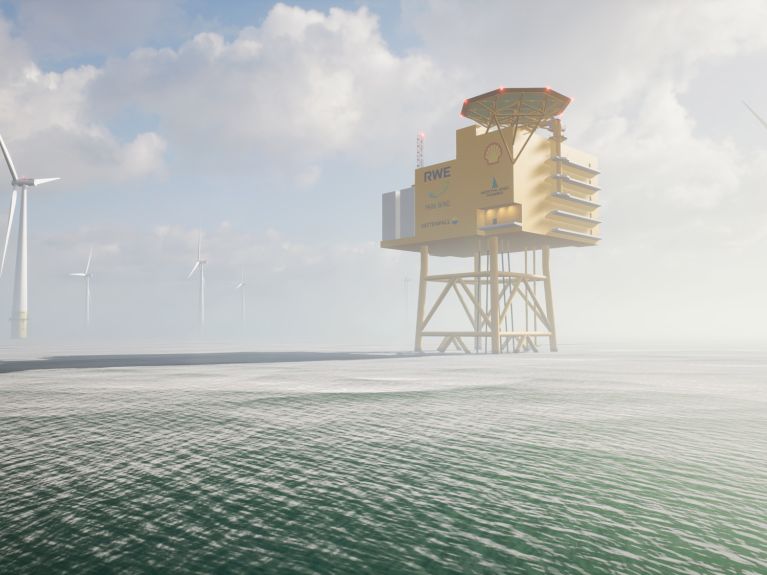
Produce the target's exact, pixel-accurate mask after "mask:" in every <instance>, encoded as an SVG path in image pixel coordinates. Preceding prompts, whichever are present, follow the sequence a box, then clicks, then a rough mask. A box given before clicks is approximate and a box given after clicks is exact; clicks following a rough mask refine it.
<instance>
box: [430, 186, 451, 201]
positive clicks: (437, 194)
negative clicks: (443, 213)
mask: <svg viewBox="0 0 767 575" xmlns="http://www.w3.org/2000/svg"><path fill="white" fill-rule="evenodd" d="M449 185H450V182H445V185H444V186H442V188H441V189H440V190H439V191H438V192H437V191H431V192H428V193H427V195H428V196H429V197H430V198H435V199H436V198H438V197H440V196H441V195H442V194H444V193H445V192H446V191H447V188H448V186H449Z"/></svg>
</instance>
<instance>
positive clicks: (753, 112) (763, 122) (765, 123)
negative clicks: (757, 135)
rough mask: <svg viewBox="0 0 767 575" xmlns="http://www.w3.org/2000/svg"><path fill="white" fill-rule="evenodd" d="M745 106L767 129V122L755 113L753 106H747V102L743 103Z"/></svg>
mask: <svg viewBox="0 0 767 575" xmlns="http://www.w3.org/2000/svg"><path fill="white" fill-rule="evenodd" d="M743 105H744V106H745V107H746V108H748V111H749V112H751V113H752V114H753V115H754V117H755V118H756V119H757V120H759V123H761V124H762V126H764V127H765V128H767V122H765V121H764V119H763V118H762V117H761V116H760V115H759V114H757V113H756V111H755V110H754V109H753V108H752V107H751V106H749V105H748V104H746V103H745V102H743Z"/></svg>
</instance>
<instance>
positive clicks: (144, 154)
mask: <svg viewBox="0 0 767 575" xmlns="http://www.w3.org/2000/svg"><path fill="white" fill-rule="evenodd" d="M0 49H1V51H0V69H1V70H2V72H0V74H2V79H3V81H2V83H0V130H1V131H2V132H1V133H2V134H3V136H4V138H5V140H6V143H7V144H8V147H9V149H10V151H11V153H12V155H13V157H14V162H15V164H16V167H17V169H18V170H19V171H20V173H22V174H24V175H31V176H35V177H41V176H42V177H45V176H48V175H55V176H59V177H61V178H62V184H57V186H59V185H63V186H65V187H68V186H75V185H83V184H85V185H88V184H94V183H95V182H98V183H99V184H100V185H103V184H104V183H110V182H114V181H121V180H125V179H130V178H133V177H141V176H145V175H148V174H152V173H156V172H161V171H162V169H163V163H164V160H163V152H164V150H165V143H164V140H163V139H162V138H161V137H160V136H159V135H158V134H156V133H151V132H149V133H143V134H138V135H136V136H135V137H134V139H132V140H129V141H124V142H123V141H120V140H119V139H118V138H117V137H116V136H115V135H114V134H113V133H112V132H111V131H110V130H109V129H108V128H107V127H106V126H105V125H104V124H103V123H101V122H99V121H98V120H97V119H96V118H94V117H93V115H92V113H91V112H92V109H93V103H92V101H91V99H90V96H89V89H90V86H91V85H92V83H93V82H94V81H95V80H96V79H97V78H98V77H99V75H100V74H101V71H100V70H99V69H98V68H96V67H94V66H79V67H77V68H71V69H67V70H65V71H63V72H44V71H43V70H41V69H40V68H39V67H38V66H37V64H35V62H34V61H32V60H31V59H30V56H29V55H28V52H27V49H26V45H25V44H24V43H23V42H22V41H21V40H15V39H12V38H11V36H10V31H9V28H8V25H7V23H6V22H5V21H3V20H1V19H0Z"/></svg>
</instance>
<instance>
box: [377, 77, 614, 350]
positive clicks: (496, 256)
mask: <svg viewBox="0 0 767 575" xmlns="http://www.w3.org/2000/svg"><path fill="white" fill-rule="evenodd" d="M569 103H570V99H569V98H568V97H566V96H563V95H562V94H560V93H558V92H555V91H554V90H552V89H550V88H499V89H497V90H493V91H492V92H488V93H486V94H482V95H480V96H476V97H474V98H470V99H468V100H465V101H464V103H463V108H462V110H461V115H462V116H464V117H465V118H468V119H470V120H473V121H474V124H472V125H471V126H467V127H465V128H461V129H459V130H457V131H456V157H455V159H453V160H448V161H445V162H440V163H438V164H432V165H429V166H423V167H419V168H416V170H415V184H414V185H413V186H411V187H409V188H405V189H403V190H399V191H396V192H389V193H386V194H384V195H383V240H382V241H381V247H384V248H389V249H397V250H409V251H418V252H420V254H421V272H420V281H419V293H418V310H417V316H416V334H415V349H416V351H423V342H424V338H439V343H438V344H437V350H439V351H446V350H447V349H448V348H449V347H450V346H455V347H456V348H457V349H459V350H462V351H464V352H466V353H470V349H473V350H474V351H475V352H479V351H482V350H484V351H489V352H492V353H502V352H521V351H538V350H539V349H540V347H541V340H544V341H545V340H547V341H548V344H549V349H550V350H551V351H556V349H557V336H556V327H555V322H554V307H553V303H552V295H551V277H550V273H549V253H550V249H551V248H557V247H568V246H592V245H595V244H596V243H597V242H598V241H599V239H600V238H599V223H600V222H599V220H598V219H597V218H598V209H599V203H598V201H597V195H598V191H599V187H598V182H597V178H598V174H599V171H598V170H597V161H596V158H595V157H594V156H592V155H589V154H587V153H585V152H582V151H580V150H577V149H575V148H572V147H570V146H568V145H566V144H565V140H566V139H567V138H565V136H564V129H563V126H562V122H561V120H560V115H561V114H562V113H563V112H564V110H565V108H566V107H567V106H568V104H569ZM517 253H518V254H520V256H517V255H516V254H517ZM512 254H515V257H514V259H515V260H516V259H519V258H521V259H522V263H519V262H516V263H517V264H518V265H515V266H513V265H512ZM430 255H431V256H453V257H466V258H473V259H474V266H473V268H472V269H471V270H469V271H466V272H464V273H451V274H438V275H430V274H429V256H430ZM512 268H514V269H512ZM435 285H436V286H438V287H439V290H438V291H437V292H436V293H437V295H436V297H435V298H433V299H431V300H430V298H429V291H430V290H429V287H430V286H435ZM449 297H453V298H456V299H457V301H458V302H459V303H460V306H461V307H462V308H463V310H464V311H465V313H466V322H465V323H464V325H463V326H461V327H459V326H456V329H450V330H444V329H439V330H433V329H429V325H430V323H432V322H433V320H434V318H435V316H437V315H438V314H439V311H440V309H441V307H442V306H443V304H444V302H445V301H446V300H447V298H449ZM427 304H428V305H427ZM467 340H468V341H469V343H468V344H467Z"/></svg>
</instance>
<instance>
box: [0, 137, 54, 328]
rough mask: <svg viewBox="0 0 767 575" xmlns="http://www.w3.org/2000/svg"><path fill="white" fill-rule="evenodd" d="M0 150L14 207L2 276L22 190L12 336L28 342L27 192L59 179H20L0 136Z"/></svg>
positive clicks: (12, 208)
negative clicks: (18, 197) (9, 183)
mask: <svg viewBox="0 0 767 575" xmlns="http://www.w3.org/2000/svg"><path fill="white" fill-rule="evenodd" d="M0 148H2V151H3V157H4V158H5V163H6V164H7V165H8V171H10V172H11V207H10V209H9V210H8V228H7V229H6V232H5V243H4V244H3V257H2V260H0V275H2V273H3V269H4V268H5V256H6V255H7V253H8V240H9V239H10V237H11V227H12V225H13V215H14V212H15V211H16V195H17V192H18V190H21V209H20V210H19V241H18V246H17V247H16V250H17V253H16V283H15V284H14V287H13V308H12V312H11V337H12V338H15V339H25V338H26V337H27V326H28V320H29V304H28V300H27V267H28V265H27V264H28V261H27V189H28V188H33V187H35V186H39V185H42V184H47V183H48V182H53V181H55V180H58V179H59V178H20V177H19V175H18V174H17V173H16V167H15V166H14V165H13V160H12V159H11V154H10V153H9V152H8V148H6V146H5V142H4V141H3V137H2V136H0Z"/></svg>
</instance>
